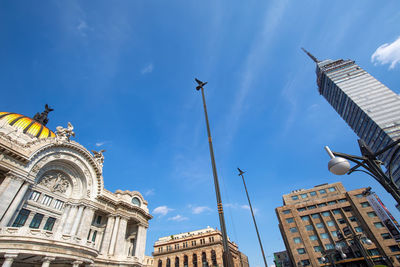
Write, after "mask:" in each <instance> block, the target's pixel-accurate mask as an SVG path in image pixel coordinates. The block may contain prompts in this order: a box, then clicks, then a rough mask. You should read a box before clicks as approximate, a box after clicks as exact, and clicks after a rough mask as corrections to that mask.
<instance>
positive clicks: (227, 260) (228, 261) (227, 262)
mask: <svg viewBox="0 0 400 267" xmlns="http://www.w3.org/2000/svg"><path fill="white" fill-rule="evenodd" d="M195 81H196V82H197V83H198V86H197V87H196V90H201V96H202V97H203V106H204V115H205V117H206V126H207V134H208V144H209V147H210V157H211V165H212V170H213V176H214V186H215V194H216V197H217V207H218V214H219V223H220V227H221V233H222V244H223V247H224V267H233V262H232V258H231V256H230V251H229V245H228V236H227V234H226V227H225V218H224V210H223V208H222V200H221V192H220V190H219V182H218V175H217V167H216V165H215V159H214V149H213V145H212V140H211V131H210V125H209V122H208V115H207V106H206V99H205V97H204V89H203V86H204V85H206V84H207V82H202V81H199V80H198V79H195Z"/></svg>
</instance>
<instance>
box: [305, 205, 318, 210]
mask: <svg viewBox="0 0 400 267" xmlns="http://www.w3.org/2000/svg"><path fill="white" fill-rule="evenodd" d="M315 208H317V206H315V205H311V206H308V207H307V209H309V210H312V209H315Z"/></svg>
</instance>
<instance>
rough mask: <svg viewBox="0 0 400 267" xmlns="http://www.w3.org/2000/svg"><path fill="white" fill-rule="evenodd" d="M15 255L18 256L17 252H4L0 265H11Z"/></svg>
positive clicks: (4, 266) (9, 266) (7, 266)
mask: <svg viewBox="0 0 400 267" xmlns="http://www.w3.org/2000/svg"><path fill="white" fill-rule="evenodd" d="M16 257H18V254H11V253H10V254H4V262H3V265H2V266H1V267H11V265H12V263H13V262H14V259H15V258H16Z"/></svg>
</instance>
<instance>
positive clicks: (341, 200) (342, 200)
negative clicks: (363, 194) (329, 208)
mask: <svg viewBox="0 0 400 267" xmlns="http://www.w3.org/2000/svg"><path fill="white" fill-rule="evenodd" d="M338 202H339V203H343V202H347V199H345V198H342V199H339V200H338Z"/></svg>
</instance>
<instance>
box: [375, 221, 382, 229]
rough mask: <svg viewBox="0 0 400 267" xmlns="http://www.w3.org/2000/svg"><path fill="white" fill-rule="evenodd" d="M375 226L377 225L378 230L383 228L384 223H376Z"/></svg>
mask: <svg viewBox="0 0 400 267" xmlns="http://www.w3.org/2000/svg"><path fill="white" fill-rule="evenodd" d="M374 225H375V227H376V228H382V227H383V223H381V222H376V223H374Z"/></svg>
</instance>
